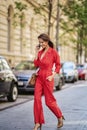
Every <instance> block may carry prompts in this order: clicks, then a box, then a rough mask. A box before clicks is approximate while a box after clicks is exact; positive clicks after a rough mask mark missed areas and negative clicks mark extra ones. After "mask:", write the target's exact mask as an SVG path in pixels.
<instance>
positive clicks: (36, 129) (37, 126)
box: [33, 123, 42, 130]
mask: <svg viewBox="0 0 87 130" xmlns="http://www.w3.org/2000/svg"><path fill="white" fill-rule="evenodd" d="M41 128H42V125H41V124H39V123H36V124H35V126H34V129H33V130H38V129H39V130H41Z"/></svg>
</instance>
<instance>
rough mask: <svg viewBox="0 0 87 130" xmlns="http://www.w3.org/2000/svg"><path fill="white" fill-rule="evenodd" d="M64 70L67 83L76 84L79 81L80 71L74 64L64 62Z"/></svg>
mask: <svg viewBox="0 0 87 130" xmlns="http://www.w3.org/2000/svg"><path fill="white" fill-rule="evenodd" d="M62 69H63V73H64V78H65V82H75V81H77V80H78V70H77V67H76V65H75V63H74V62H71V61H68V62H64V63H63V66H62Z"/></svg>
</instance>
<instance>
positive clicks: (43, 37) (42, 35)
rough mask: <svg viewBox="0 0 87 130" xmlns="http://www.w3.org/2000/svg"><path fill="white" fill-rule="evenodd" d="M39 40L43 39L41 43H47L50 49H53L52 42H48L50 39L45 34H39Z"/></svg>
mask: <svg viewBox="0 0 87 130" xmlns="http://www.w3.org/2000/svg"><path fill="white" fill-rule="evenodd" d="M39 38H41V39H43V41H47V42H48V45H49V46H50V47H51V48H53V47H54V45H53V42H52V41H51V40H50V37H49V36H48V35H47V34H45V33H42V34H40V35H39V36H38V39H39Z"/></svg>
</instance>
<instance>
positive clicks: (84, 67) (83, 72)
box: [77, 64, 87, 80]
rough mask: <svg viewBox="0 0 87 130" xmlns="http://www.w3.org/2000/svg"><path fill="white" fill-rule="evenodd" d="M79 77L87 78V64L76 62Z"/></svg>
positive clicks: (81, 78)
mask: <svg viewBox="0 0 87 130" xmlns="http://www.w3.org/2000/svg"><path fill="white" fill-rule="evenodd" d="M77 69H78V74H79V79H80V80H87V64H78V65H77Z"/></svg>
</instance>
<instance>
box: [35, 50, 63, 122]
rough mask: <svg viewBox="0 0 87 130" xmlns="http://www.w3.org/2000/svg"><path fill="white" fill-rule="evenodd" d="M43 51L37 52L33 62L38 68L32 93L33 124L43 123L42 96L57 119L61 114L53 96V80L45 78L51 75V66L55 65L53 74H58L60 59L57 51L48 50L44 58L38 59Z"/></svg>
mask: <svg viewBox="0 0 87 130" xmlns="http://www.w3.org/2000/svg"><path fill="white" fill-rule="evenodd" d="M42 53H43V50H41V51H39V53H38V58H37V60H36V59H35V60H34V64H35V66H37V67H39V71H38V73H37V80H36V84H35V93H34V121H35V123H40V124H42V123H44V122H45V121H44V115H43V108H42V102H41V96H42V95H43V94H44V96H45V103H46V105H47V106H48V108H49V109H50V110H51V111H52V112H53V113H54V114H55V115H56V117H57V118H60V117H62V112H61V110H60V108H59V107H58V106H57V103H56V99H55V98H54V96H53V86H54V79H53V80H52V81H48V80H47V79H46V78H47V77H48V76H50V75H52V68H53V64H54V63H55V66H56V68H55V72H57V73H59V70H60V58H59V55H58V53H57V51H56V50H55V49H53V48H49V49H48V51H47V52H46V53H45V55H44V57H43V58H42V59H40V57H41V54H42Z"/></svg>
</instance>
